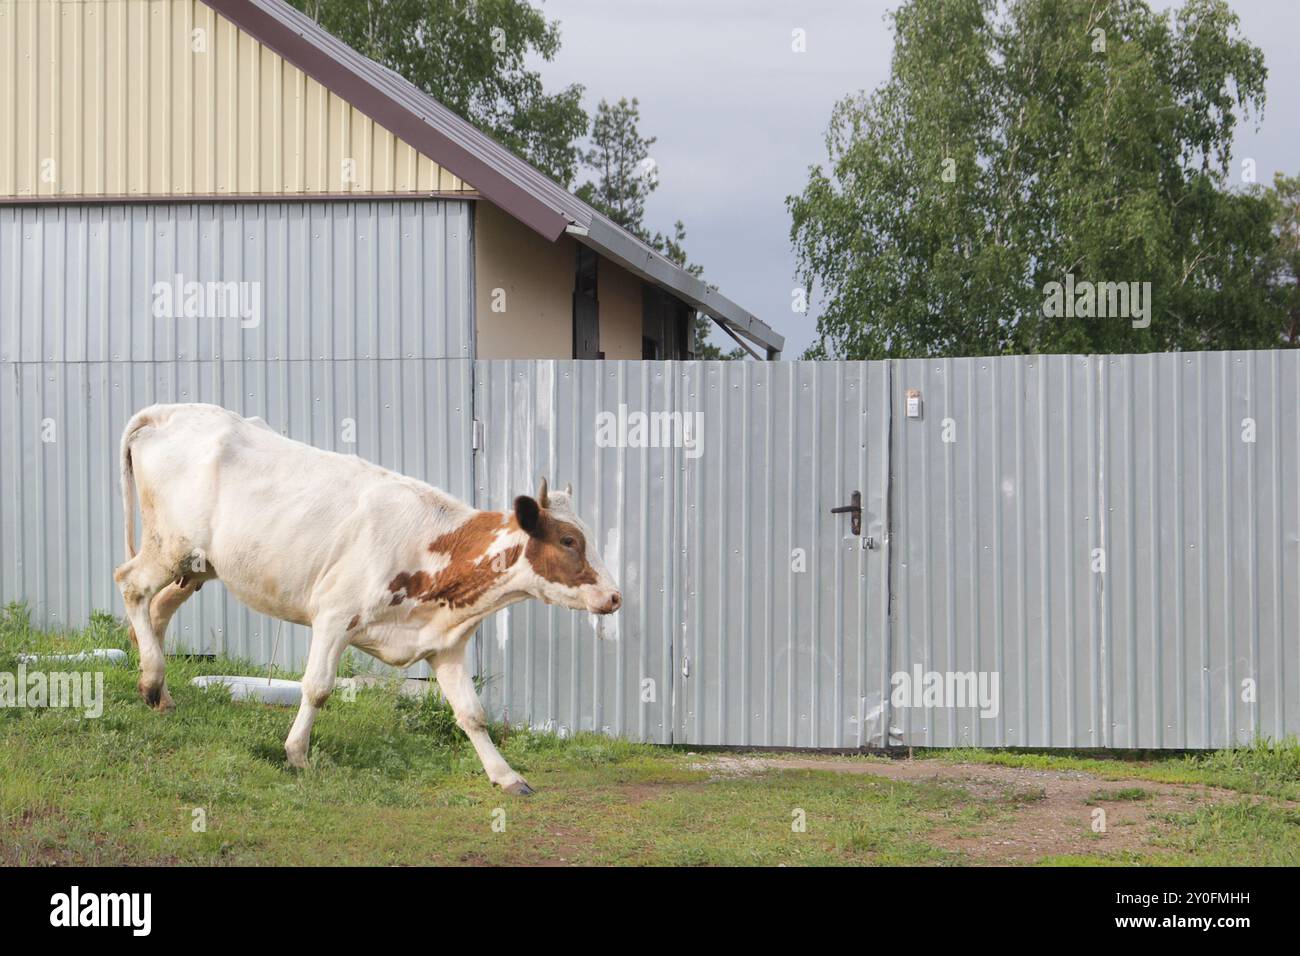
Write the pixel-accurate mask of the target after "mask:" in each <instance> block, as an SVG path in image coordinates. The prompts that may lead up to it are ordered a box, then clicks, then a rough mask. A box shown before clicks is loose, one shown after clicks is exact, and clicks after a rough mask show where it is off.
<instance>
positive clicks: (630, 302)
mask: <svg viewBox="0 0 1300 956" xmlns="http://www.w3.org/2000/svg"><path fill="white" fill-rule="evenodd" d="M596 294H597V296H598V297H599V298H600V348H601V351H603V352H604V353H605V358H607V359H639V358H641V311H642V305H641V280H640V278H638V277H637V276H634V275H632V273H630V272H628V271H627V270H625V269H623V268H620V267H619V266H616V265H615V264H614V263H612V262H609V261H608V260H606V259H601V260H600V265H599V266H597V268H596Z"/></svg>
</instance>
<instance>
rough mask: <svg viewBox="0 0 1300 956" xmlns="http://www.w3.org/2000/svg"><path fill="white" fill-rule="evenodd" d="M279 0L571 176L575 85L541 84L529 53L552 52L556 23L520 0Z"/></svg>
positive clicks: (579, 121)
mask: <svg viewBox="0 0 1300 956" xmlns="http://www.w3.org/2000/svg"><path fill="white" fill-rule="evenodd" d="M289 2H290V3H292V4H293V5H294V6H295V7H297V8H298V9H299V10H302V11H303V12H304V13H306V14H307V15H308V16H310V17H312V18H313V19H314V20H316V21H317V22H318V23H320V24H321V26H323V27H324V28H325V29H327V30H328V31H329V32H330V33H332V34H334V35H335V36H337V37H338V38H339V39H341V40H343V41H344V42H345V43H347V44H348V45H350V46H352V47H353V48H355V49H357V50H359V51H360V52H361V53H364V54H365V55H366V56H368V57H370V58H371V59H373V60H375V61H376V62H378V63H381V64H383V65H384V66H386V67H388V68H389V69H392V70H395V71H396V72H397V73H399V74H401V75H402V76H404V77H405V78H406V79H408V80H410V81H411V82H412V83H413V84H415V85H416V86H417V87H419V88H420V89H421V90H423V91H424V92H425V93H428V94H429V95H430V96H432V97H434V98H435V99H436V100H438V102H440V103H442V104H443V105H444V106H446V107H448V108H449V109H452V110H454V111H455V112H456V113H458V114H459V115H460V116H462V117H464V118H465V119H467V120H469V121H470V122H471V123H473V124H474V125H475V126H477V127H479V129H481V130H483V131H484V132H486V133H489V134H490V135H492V136H494V137H495V138H496V139H497V140H498V141H499V142H500V143H501V144H502V145H504V146H506V147H508V148H509V149H511V150H513V151H514V152H516V153H518V154H519V155H520V156H523V157H524V158H526V159H527V160H528V161H529V162H531V163H532V164H533V165H534V166H536V167H537V168H539V169H541V170H542V171H543V172H545V173H546V174H547V175H549V176H551V177H552V178H553V179H555V181H556V182H558V183H560V184H562V185H564V186H566V187H567V186H568V185H569V184H570V183H572V182H573V178H574V176H575V175H576V173H577V168H578V148H577V146H576V145H575V144H576V140H577V139H578V137H580V136H582V135H583V134H584V133H585V132H586V130H587V114H586V112H585V111H584V110H583V109H582V87H581V86H578V85H573V86H569V87H566V88H565V89H563V90H560V91H558V92H556V93H548V92H546V91H545V90H544V89H543V88H542V78H541V74H539V73H538V72H537V71H536V70H532V69H529V68H528V65H527V61H528V58H529V57H530V56H536V57H540V58H541V59H543V60H551V59H552V58H554V56H555V54H556V52H557V51H558V50H559V48H560V28H559V23H558V22H557V21H554V20H547V18H546V16H545V15H544V14H543V13H542V11H541V10H540V9H538V8H536V7H534V6H533V5H532V4H530V3H528V2H527V0H385V2H383V3H374V2H371V0H289Z"/></svg>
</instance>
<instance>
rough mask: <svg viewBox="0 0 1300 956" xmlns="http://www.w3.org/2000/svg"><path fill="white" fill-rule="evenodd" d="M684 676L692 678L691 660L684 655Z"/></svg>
mask: <svg viewBox="0 0 1300 956" xmlns="http://www.w3.org/2000/svg"><path fill="white" fill-rule="evenodd" d="M682 676H683V677H690V676H691V659H690V658H689V657H687V656H686V655H685V654H683V655H682Z"/></svg>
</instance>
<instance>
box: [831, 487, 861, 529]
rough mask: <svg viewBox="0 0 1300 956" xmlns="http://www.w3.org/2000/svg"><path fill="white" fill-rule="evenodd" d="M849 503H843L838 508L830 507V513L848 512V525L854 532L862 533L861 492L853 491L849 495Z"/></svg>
mask: <svg viewBox="0 0 1300 956" xmlns="http://www.w3.org/2000/svg"><path fill="white" fill-rule="evenodd" d="M849 501H850V502H851V503H850V504H847V505H843V506H841V507H839V508H832V509H831V514H833V515H841V514H848V515H850V516H851V518H850V521H849V527H850V528H851V529H852V531H853V533H854V534H862V492H860V491H855V492H853V494H852V495H850V496H849Z"/></svg>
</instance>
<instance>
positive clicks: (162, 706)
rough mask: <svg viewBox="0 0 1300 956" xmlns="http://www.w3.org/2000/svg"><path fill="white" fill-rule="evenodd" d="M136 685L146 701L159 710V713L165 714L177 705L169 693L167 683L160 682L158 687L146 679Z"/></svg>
mask: <svg viewBox="0 0 1300 956" xmlns="http://www.w3.org/2000/svg"><path fill="white" fill-rule="evenodd" d="M136 687H138V688H139V690H140V696H141V697H143V698H144V702H145V703H146V704H148V705H149V706H150V707H152V708H153V709H154V710H156V711H158V713H160V714H165V713H167V711H169V710H172V709H174V708H175V707H176V705H175V704H174V703H173V702H172V695H171V694H169V693H167V688H166V686H165V685H163V684H159V685H158V686H156V687H152V686H150V685H148V684H146V683H145V682H144V681H141V682H140V683H139V684H137V685H136Z"/></svg>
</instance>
